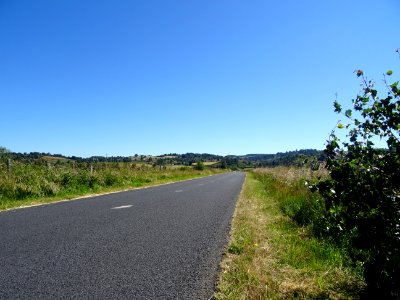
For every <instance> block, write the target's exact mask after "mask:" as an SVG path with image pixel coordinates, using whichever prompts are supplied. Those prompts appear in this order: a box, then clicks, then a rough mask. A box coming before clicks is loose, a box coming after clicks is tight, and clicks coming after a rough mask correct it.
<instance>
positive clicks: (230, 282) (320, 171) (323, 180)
mask: <svg viewBox="0 0 400 300" xmlns="http://www.w3.org/2000/svg"><path fill="white" fill-rule="evenodd" d="M399 51H400V50H399V49H398V50H397V52H399ZM355 73H356V75H357V77H359V78H360V79H361V87H362V90H361V91H360V92H359V93H358V95H357V96H356V97H355V99H353V100H352V107H350V108H349V109H342V105H341V104H339V102H338V101H337V100H335V101H334V109H335V112H337V113H339V114H342V115H343V117H344V118H345V121H344V122H341V121H340V122H338V124H337V128H338V129H339V130H344V131H345V134H341V135H340V138H339V135H338V134H337V133H336V132H335V130H334V131H332V133H331V135H330V138H329V140H328V141H327V146H326V149H325V155H326V160H325V162H324V163H323V164H320V163H319V161H318V160H314V162H312V164H311V165H310V166H309V167H311V168H307V169H304V168H299V167H297V168H293V167H292V168H287V167H286V168H282V167H277V168H270V169H258V170H255V171H253V172H250V173H248V176H247V179H246V182H245V186H244V190H243V192H242V195H241V197H240V199H239V201H238V204H237V208H236V213H235V218H234V220H233V224H232V237H231V242H230V245H229V248H228V250H227V252H228V253H227V256H226V258H225V259H224V261H223V263H222V274H221V279H220V283H219V286H218V293H217V294H216V297H217V299H292V298H296V299H299V298H300V299H357V298H360V299H379V298H382V299H400V284H399V278H400V201H399V200H400V88H399V81H395V82H393V83H388V82H387V80H386V78H387V77H386V76H392V74H393V72H392V71H391V70H389V71H387V73H386V74H385V75H384V80H383V82H384V84H385V86H386V88H387V93H385V95H384V96H383V97H382V98H381V97H380V95H378V91H377V90H376V88H375V83H374V82H373V81H371V80H368V79H367V77H366V76H365V75H364V73H363V71H362V70H357V71H355ZM377 142H379V145H380V147H379V146H377ZM307 160H308V159H307ZM305 162H306V160H305ZM307 163H308V162H307Z"/></svg>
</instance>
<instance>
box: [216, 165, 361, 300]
mask: <svg viewBox="0 0 400 300" xmlns="http://www.w3.org/2000/svg"><path fill="white" fill-rule="evenodd" d="M259 179H260V177H259V176H257V175H256V174H255V173H252V172H250V173H247V176H246V180H245V183H244V186H243V190H242V192H241V195H240V198H239V200H238V203H237V206H236V210H235V215H234V218H233V222H232V229H231V241H230V243H229V246H228V248H227V253H226V255H225V257H224V259H223V261H222V263H221V273H220V279H219V283H218V286H217V292H216V293H215V298H216V299H235V300H238V299H358V294H359V292H360V290H361V289H362V287H363V282H362V280H361V279H360V276H359V275H358V273H357V272H356V271H355V270H353V269H352V268H351V267H349V266H348V265H347V261H348V260H347V259H346V257H345V255H343V254H342V252H341V251H340V250H339V249H337V248H335V247H334V246H333V245H332V244H330V243H328V242H326V241H322V240H318V239H316V238H315V237H313V236H312V235H311V234H310V231H309V230H308V229H307V227H304V226H299V225H298V224H297V223H296V222H294V221H293V220H292V219H291V218H290V217H289V216H287V215H286V214H285V213H284V212H283V209H282V203H281V202H280V200H277V199H279V197H277V195H276V193H282V189H285V185H282V186H281V189H280V190H277V189H275V191H276V193H271V190H274V189H273V188H272V187H271V186H268V181H267V182H266V181H263V180H259Z"/></svg>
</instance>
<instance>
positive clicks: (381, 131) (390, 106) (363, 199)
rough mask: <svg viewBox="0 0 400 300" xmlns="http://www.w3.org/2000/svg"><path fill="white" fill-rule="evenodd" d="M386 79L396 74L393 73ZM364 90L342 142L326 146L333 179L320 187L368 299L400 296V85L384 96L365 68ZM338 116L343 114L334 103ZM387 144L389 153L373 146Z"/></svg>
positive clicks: (331, 229) (330, 226) (333, 229)
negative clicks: (361, 275) (359, 268)
mask: <svg viewBox="0 0 400 300" xmlns="http://www.w3.org/2000/svg"><path fill="white" fill-rule="evenodd" d="M387 75H392V71H388V72H387ZM357 76H358V77H360V78H361V79H362V92H361V93H360V94H359V95H357V97H356V99H354V100H352V103H353V108H352V109H348V110H346V111H344V113H343V114H344V115H345V117H346V118H347V119H348V120H349V123H348V124H341V123H339V124H338V126H337V127H338V128H340V129H347V139H346V140H345V141H343V142H341V141H340V139H339V138H338V137H337V136H336V134H335V132H332V134H331V137H330V140H329V141H328V144H327V146H326V150H325V152H326V154H327V168H328V170H329V171H330V178H329V179H327V180H323V181H321V182H320V183H319V184H318V185H317V189H318V190H319V192H320V194H321V195H322V196H323V197H324V199H325V205H326V208H327V211H326V212H327V213H326V214H325V222H326V225H327V230H326V234H328V235H330V236H332V237H334V238H335V239H336V240H337V241H338V242H339V243H341V244H343V245H345V246H346V247H347V248H348V250H349V253H350V254H351V256H352V258H353V260H354V262H360V263H361V264H362V265H363V266H364V276H365V280H366V283H367V290H366V295H368V297H371V298H376V297H378V296H380V297H384V298H386V299H399V297H400V292H399V289H400V286H399V278H400V204H399V200H400V139H399V130H400V89H399V88H398V83H399V82H398V81H397V82H394V83H393V84H391V85H389V84H387V83H386V78H385V80H384V82H385V83H386V85H387V87H388V94H387V96H386V97H384V98H379V96H378V91H377V90H376V89H375V87H374V83H373V82H372V81H369V80H367V78H366V77H365V76H364V74H363V72H362V71H361V70H358V71H357ZM334 107H335V112H337V113H342V111H343V110H342V107H341V105H340V104H339V103H338V102H337V101H335V102H334ZM377 138H378V139H381V140H383V141H385V142H386V145H387V148H386V149H378V148H376V147H375V145H374V141H375V140H376V139H377Z"/></svg>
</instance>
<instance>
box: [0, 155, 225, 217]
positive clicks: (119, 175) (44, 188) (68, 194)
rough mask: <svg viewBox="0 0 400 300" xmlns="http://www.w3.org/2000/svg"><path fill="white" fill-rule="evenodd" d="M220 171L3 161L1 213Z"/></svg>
mask: <svg viewBox="0 0 400 300" xmlns="http://www.w3.org/2000/svg"><path fill="white" fill-rule="evenodd" d="M217 172H220V171H219V170H215V169H204V170H194V169H193V168H192V167H163V168H162V169H160V168H158V167H157V168H154V167H152V166H150V165H146V164H141V165H138V164H134V163H92V164H90V163H76V162H72V161H57V162H49V161H45V160H36V161H32V162H21V161H13V162H12V172H11V176H9V173H8V166H7V163H6V162H2V163H1V164H0V210H1V209H7V208H11V207H16V206H20V205H26V204H32V203H38V202H48V201H53V200H56V199H62V198H73V197H76V196H81V195H85V194H95V193H101V192H107V191H114V190H119V189H127V188H134V187H140V186H144V185H154V184H158V183H165V182H170V181H177V180H184V179H189V178H194V177H199V176H206V175H210V174H213V173H217Z"/></svg>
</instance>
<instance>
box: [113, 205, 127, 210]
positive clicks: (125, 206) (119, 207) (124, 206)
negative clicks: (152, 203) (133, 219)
mask: <svg viewBox="0 0 400 300" xmlns="http://www.w3.org/2000/svg"><path fill="white" fill-rule="evenodd" d="M131 206H132V205H123V206H116V207H113V208H111V209H121V208H129V207H131Z"/></svg>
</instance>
